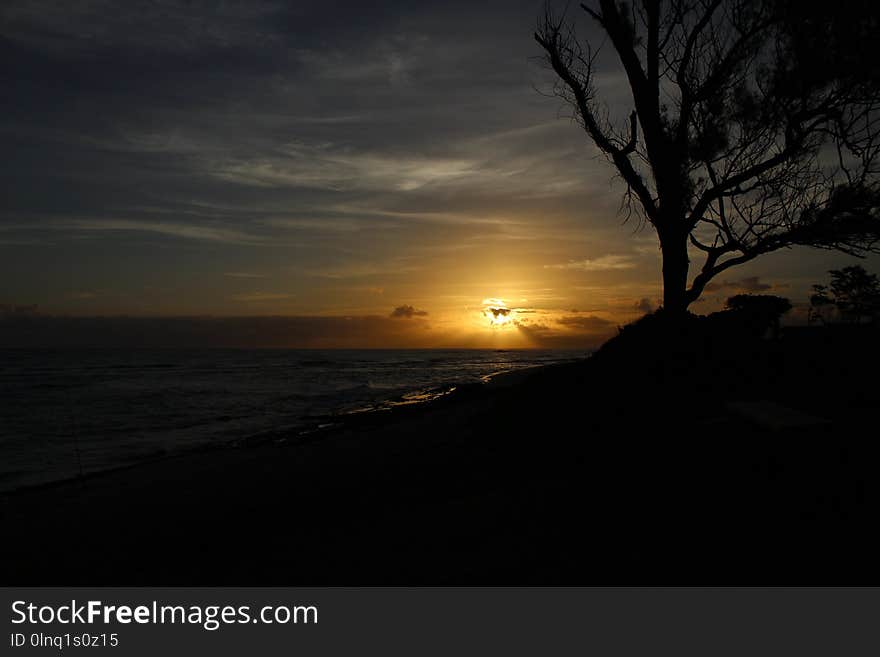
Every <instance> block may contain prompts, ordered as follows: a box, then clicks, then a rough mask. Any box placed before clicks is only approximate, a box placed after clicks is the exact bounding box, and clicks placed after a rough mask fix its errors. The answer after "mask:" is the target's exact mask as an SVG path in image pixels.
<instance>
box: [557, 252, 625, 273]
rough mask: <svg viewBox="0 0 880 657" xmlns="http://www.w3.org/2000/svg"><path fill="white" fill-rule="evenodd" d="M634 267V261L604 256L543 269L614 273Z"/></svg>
mask: <svg viewBox="0 0 880 657" xmlns="http://www.w3.org/2000/svg"><path fill="white" fill-rule="evenodd" d="M635 266H636V262H635V259H634V258H633V257H631V256H625V255H604V256H600V257H598V258H586V259H584V260H572V261H569V262H565V263H562V264H558V265H544V269H577V270H580V271H614V270H619V269H633V268H635Z"/></svg>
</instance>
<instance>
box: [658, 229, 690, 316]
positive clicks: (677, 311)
mask: <svg viewBox="0 0 880 657" xmlns="http://www.w3.org/2000/svg"><path fill="white" fill-rule="evenodd" d="M660 251H661V253H662V254H663V310H664V311H665V312H667V313H669V314H671V315H684V314H685V312H686V311H687V307H688V304H689V303H690V300H689V299H688V295H687V282H688V267H689V265H690V260H689V259H688V251H687V237H686V236H683V235H676V234H672V235H668V234H667V235H661V236H660Z"/></svg>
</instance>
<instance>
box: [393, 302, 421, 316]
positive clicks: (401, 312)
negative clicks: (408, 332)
mask: <svg viewBox="0 0 880 657" xmlns="http://www.w3.org/2000/svg"><path fill="white" fill-rule="evenodd" d="M427 315H428V313H427V311H425V310H416V309H415V308H414V307H413V306H407V305H403V306H397V308H395V309H394V310H392V311H391V315H390V317H393V318H395V319H401V318H404V319H411V318H413V317H426V316H427Z"/></svg>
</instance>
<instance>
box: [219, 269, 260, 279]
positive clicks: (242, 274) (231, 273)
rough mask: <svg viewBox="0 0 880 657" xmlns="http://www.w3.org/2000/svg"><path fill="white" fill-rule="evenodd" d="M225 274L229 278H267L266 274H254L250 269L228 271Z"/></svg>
mask: <svg viewBox="0 0 880 657" xmlns="http://www.w3.org/2000/svg"><path fill="white" fill-rule="evenodd" d="M223 275H224V276H228V277H229V278H267V276H266V274H254V273H252V272H249V271H227V272H225V273H224V274H223Z"/></svg>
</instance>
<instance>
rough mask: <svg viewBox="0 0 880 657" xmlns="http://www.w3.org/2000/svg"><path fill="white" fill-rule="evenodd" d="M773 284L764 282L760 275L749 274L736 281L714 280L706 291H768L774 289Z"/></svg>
mask: <svg viewBox="0 0 880 657" xmlns="http://www.w3.org/2000/svg"><path fill="white" fill-rule="evenodd" d="M773 287H774V286H773V285H771V284H770V283H764V282H762V281H761V279H760V278H759V277H758V276H747V277H746V278H740V279H738V280H735V281H721V282H713V283H709V284H708V285H706V292H721V291H724V290H730V291H737V292H748V293H755V292H766V291H767V290H772V289H773Z"/></svg>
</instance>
